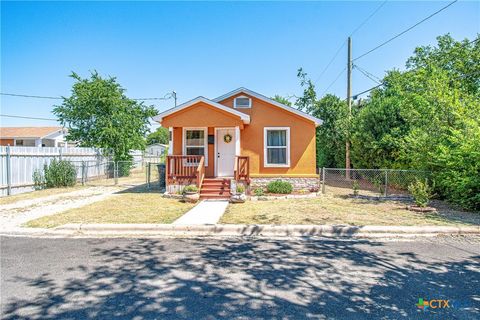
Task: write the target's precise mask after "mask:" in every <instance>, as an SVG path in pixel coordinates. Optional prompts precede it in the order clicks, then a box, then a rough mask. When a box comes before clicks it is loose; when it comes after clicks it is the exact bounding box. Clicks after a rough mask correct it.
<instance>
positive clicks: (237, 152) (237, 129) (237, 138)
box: [235, 126, 241, 156]
mask: <svg viewBox="0 0 480 320" xmlns="http://www.w3.org/2000/svg"><path fill="white" fill-rule="evenodd" d="M240 141H241V140H240V127H238V126H236V127H235V155H236V156H240V150H241V149H240Z"/></svg>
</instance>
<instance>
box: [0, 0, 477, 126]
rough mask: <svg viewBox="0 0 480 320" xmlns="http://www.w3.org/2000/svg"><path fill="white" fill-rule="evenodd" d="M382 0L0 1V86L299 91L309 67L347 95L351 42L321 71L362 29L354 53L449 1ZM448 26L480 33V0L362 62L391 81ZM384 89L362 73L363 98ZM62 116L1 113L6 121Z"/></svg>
mask: <svg viewBox="0 0 480 320" xmlns="http://www.w3.org/2000/svg"><path fill="white" fill-rule="evenodd" d="M382 3H383V1H379V2H365V1H356V2H346V1H338V2H337V1H330V2H153V1H152V2H113V1H111V2H6V1H2V2H1V50H0V53H1V65H0V67H1V69H0V75H1V80H0V84H1V92H2V93H14V94H26V95H39V96H68V95H69V94H70V90H71V86H72V84H73V81H72V79H71V78H69V77H68V75H69V74H70V73H71V72H72V71H75V72H76V73H78V74H80V75H81V76H82V77H88V76H89V73H90V71H92V70H96V71H98V72H99V73H100V74H101V75H104V76H115V77H116V78H117V80H118V82H119V83H120V84H121V85H122V86H123V87H124V88H125V89H126V90H127V95H128V96H129V97H130V98H144V97H164V96H165V95H166V94H168V93H169V92H171V91H172V90H175V91H176V92H177V97H178V103H182V102H185V101H188V100H190V99H193V98H195V97H197V96H199V95H202V96H205V97H207V98H215V97H217V96H220V95H222V94H224V93H226V92H229V91H231V90H234V89H236V88H238V87H247V88H249V89H251V90H253V91H256V92H259V93H261V94H264V95H266V96H274V95H275V94H279V95H282V96H293V95H299V94H300V93H301V92H302V90H301V88H300V85H299V81H298V79H297V70H298V68H300V67H302V68H303V69H304V71H306V72H307V73H308V76H309V77H310V78H311V79H312V80H314V81H315V84H316V89H317V92H318V94H319V95H321V94H323V93H324V92H325V90H327V89H328V90H327V92H329V93H334V94H336V95H338V96H340V97H342V98H345V97H346V73H345V72H343V73H342V74H341V75H340V76H338V75H339V74H340V73H341V71H342V70H343V69H344V68H345V66H346V65H347V51H346V46H343V47H342V48H341V50H340V51H339V53H338V55H337V56H336V58H335V59H334V60H333V62H332V63H331V64H330V66H329V68H328V69H327V70H326V71H325V72H324V73H323V74H322V71H323V70H324V69H325V67H326V66H327V64H328V63H329V62H330V60H331V59H332V58H333V57H334V55H335V53H336V52H337V51H338V50H339V48H340V47H341V46H342V44H344V43H345V41H346V39H347V37H348V35H350V34H351V33H352V32H353V31H354V30H356V29H358V27H359V26H361V27H360V29H358V30H357V31H355V33H354V34H353V35H352V52H353V58H355V57H357V56H359V55H361V54H363V53H364V52H367V51H368V50H370V49H371V48H374V47H375V46H377V45H378V44H380V43H382V42H383V41H385V40H387V39H389V38H390V37H392V36H394V35H395V34H397V33H399V32H401V31H403V30H405V29H406V28H408V27H410V26H411V25H413V24H415V23H416V22H418V21H420V20H422V19H423V18H425V17H427V16H428V15H430V14H431V13H433V12H435V11H437V10H438V9H440V8H441V7H442V6H445V5H446V4H448V2H437V1H428V2H426V1H425V2H398V1H387V2H386V3H384V4H383V5H382ZM380 6H381V7H380ZM379 7H380V9H378V8H379ZM377 9H378V11H377V12H376V13H375V15H373V16H372V17H371V18H370V19H369V20H367V21H366V19H367V18H368V17H369V16H370V15H371V14H372V13H373V12H374V11H375V10H377ZM365 21H366V22H365ZM446 33H450V34H451V35H452V36H453V37H454V38H455V39H457V40H460V39H464V38H469V39H474V38H475V37H476V35H477V34H478V33H480V1H459V2H457V3H455V4H453V5H452V6H450V7H449V8H448V9H446V10H444V11H443V12H441V13H440V14H438V15H436V16H434V17H433V18H431V19H429V20H428V21H426V22H425V23H423V24H421V25H419V26H418V27H416V28H415V29H413V30H411V31H410V32H408V33H407V34H405V35H403V36H401V37H399V38H398V39H396V40H394V41H392V42H391V43H389V44H387V45H385V46H384V47H382V48H380V49H378V50H376V51H374V52H372V53H371V54H368V55H367V56H365V57H363V58H361V59H358V60H357V61H356V64H358V66H359V67H361V68H362V69H364V70H367V71H368V72H369V73H371V74H373V75H374V76H376V77H379V78H381V77H382V76H383V75H384V74H385V71H387V70H392V69H394V68H397V69H403V68H404V66H405V61H406V59H407V58H408V57H409V56H410V55H411V54H412V53H413V50H414V48H415V47H417V46H421V45H433V44H435V43H436V41H435V38H436V37H437V36H439V35H443V34H446ZM320 75H321V76H320ZM337 76H338V77H337ZM335 79H336V80H337V81H336V82H335V81H334V80H335ZM375 85H376V83H375V82H373V81H372V80H370V79H368V78H367V77H365V76H364V75H362V74H361V73H360V72H358V71H357V70H354V71H353V75H352V87H353V89H352V90H353V93H354V94H355V93H358V92H361V91H363V90H366V89H368V88H371V87H373V86H375ZM60 102H61V101H59V100H48V99H32V98H19V97H7V96H1V97H0V103H1V105H0V111H1V112H0V113H1V114H9V115H20V116H28V117H45V118H52V117H54V116H53V115H52V114H51V110H52V108H53V105H54V104H55V103H60ZM147 103H148V104H153V105H154V106H155V107H156V108H157V109H158V110H159V111H162V110H166V109H168V108H170V107H172V106H173V100H158V101H148V102H147ZM56 124H57V123H56V122H54V121H41V120H27V119H15V118H6V117H0V125H1V126H44V125H56Z"/></svg>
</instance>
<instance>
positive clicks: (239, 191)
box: [237, 184, 245, 193]
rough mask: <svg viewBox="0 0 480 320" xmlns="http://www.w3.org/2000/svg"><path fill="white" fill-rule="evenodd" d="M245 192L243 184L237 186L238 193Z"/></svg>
mask: <svg viewBox="0 0 480 320" xmlns="http://www.w3.org/2000/svg"><path fill="white" fill-rule="evenodd" d="M244 192H245V187H244V186H243V184H237V193H244Z"/></svg>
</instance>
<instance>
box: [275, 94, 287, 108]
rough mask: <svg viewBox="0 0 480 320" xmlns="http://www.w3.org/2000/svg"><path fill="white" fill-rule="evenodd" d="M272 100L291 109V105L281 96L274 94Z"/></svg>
mask: <svg viewBox="0 0 480 320" xmlns="http://www.w3.org/2000/svg"><path fill="white" fill-rule="evenodd" d="M271 99H272V100H275V101H277V102H280V103H281V104H284V105H286V106H289V107H291V106H292V103H291V102H290V101H289V100H288V99H287V98H285V97H282V96H281V95H278V94H276V95H275V96H274V97H273V98H271Z"/></svg>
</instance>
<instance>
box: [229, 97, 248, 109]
mask: <svg viewBox="0 0 480 320" xmlns="http://www.w3.org/2000/svg"><path fill="white" fill-rule="evenodd" d="M233 107H234V108H251V107H252V99H250V98H249V97H236V98H235V100H233Z"/></svg>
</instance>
